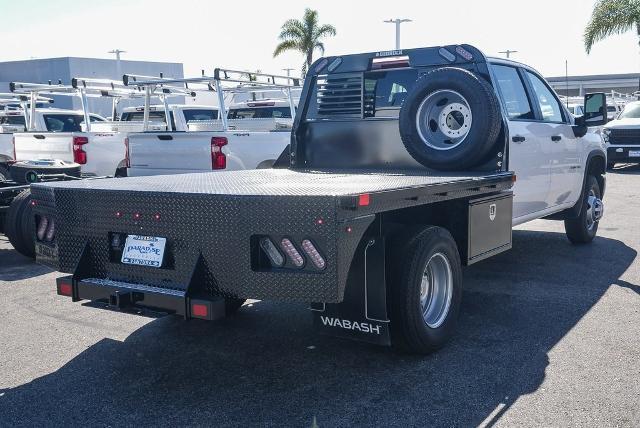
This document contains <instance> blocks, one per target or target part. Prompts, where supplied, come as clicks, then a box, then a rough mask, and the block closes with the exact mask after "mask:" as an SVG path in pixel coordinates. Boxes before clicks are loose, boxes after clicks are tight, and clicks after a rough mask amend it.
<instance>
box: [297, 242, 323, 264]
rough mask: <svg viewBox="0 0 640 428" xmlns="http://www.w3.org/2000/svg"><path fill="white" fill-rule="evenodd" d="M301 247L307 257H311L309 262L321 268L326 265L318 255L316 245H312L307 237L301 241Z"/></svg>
mask: <svg viewBox="0 0 640 428" xmlns="http://www.w3.org/2000/svg"><path fill="white" fill-rule="evenodd" d="M302 249H303V250H304V252H305V253H307V256H309V258H310V259H311V262H312V263H313V264H314V266H315V267H317V268H318V269H321V270H322V269H324V268H325V267H326V266H327V263H326V262H325V261H324V259H323V258H322V256H321V255H320V253H319V252H318V250H317V249H316V247H315V246H314V245H313V243H312V242H311V241H309V240H308V239H305V240H304V241H302Z"/></svg>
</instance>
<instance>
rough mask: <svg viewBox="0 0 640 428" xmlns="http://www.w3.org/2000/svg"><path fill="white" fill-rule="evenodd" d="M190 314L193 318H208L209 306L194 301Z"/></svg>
mask: <svg viewBox="0 0 640 428" xmlns="http://www.w3.org/2000/svg"><path fill="white" fill-rule="evenodd" d="M191 316H192V317H194V318H208V317H209V307H208V306H207V305H206V304H204V303H194V304H192V305H191Z"/></svg>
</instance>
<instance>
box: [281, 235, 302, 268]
mask: <svg viewBox="0 0 640 428" xmlns="http://www.w3.org/2000/svg"><path fill="white" fill-rule="evenodd" d="M280 247H282V249H283V250H284V252H285V253H286V254H287V256H289V260H291V263H293V265H294V266H295V267H299V268H301V267H302V266H304V258H303V257H302V256H301V255H300V253H299V252H298V250H297V249H296V247H294V246H293V244H292V243H291V241H290V240H289V239H287V238H283V239H282V241H281V242H280Z"/></svg>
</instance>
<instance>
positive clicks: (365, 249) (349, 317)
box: [310, 237, 391, 346]
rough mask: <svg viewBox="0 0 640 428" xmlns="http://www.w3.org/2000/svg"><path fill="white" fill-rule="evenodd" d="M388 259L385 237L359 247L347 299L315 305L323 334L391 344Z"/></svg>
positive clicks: (315, 313)
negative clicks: (386, 267) (387, 284)
mask: <svg viewBox="0 0 640 428" xmlns="http://www.w3.org/2000/svg"><path fill="white" fill-rule="evenodd" d="M384 260H385V241H384V238H382V237H372V238H370V239H368V240H367V239H364V240H363V242H362V243H361V244H360V246H359V248H358V249H357V250H356V254H355V257H354V260H353V263H352V266H351V271H350V273H349V277H348V280H347V286H346V289H345V295H344V300H343V301H342V302H341V303H312V304H311V307H310V309H311V311H313V315H314V326H315V327H316V328H317V329H318V331H319V332H320V333H322V334H326V335H329V336H335V337H342V338H345V339H352V340H358V341H362V342H368V343H373V344H376V345H385V346H389V345H391V335H390V331H389V324H390V322H389V317H388V314H387V296H386V282H385V274H386V273H385V262H384Z"/></svg>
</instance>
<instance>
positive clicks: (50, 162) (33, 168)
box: [9, 159, 81, 184]
mask: <svg viewBox="0 0 640 428" xmlns="http://www.w3.org/2000/svg"><path fill="white" fill-rule="evenodd" d="M9 172H10V174H11V179H12V180H13V181H15V182H17V183H21V184H29V183H33V182H35V181H37V176H38V175H43V174H44V175H52V174H65V175H69V176H72V177H78V178H79V177H80V174H81V172H80V165H78V164H77V163H73V162H66V161H62V160H55V159H39V160H30V161H19V162H16V163H14V164H12V165H11V166H10V168H9ZM34 174H35V175H34ZM34 177H35V179H34Z"/></svg>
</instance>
